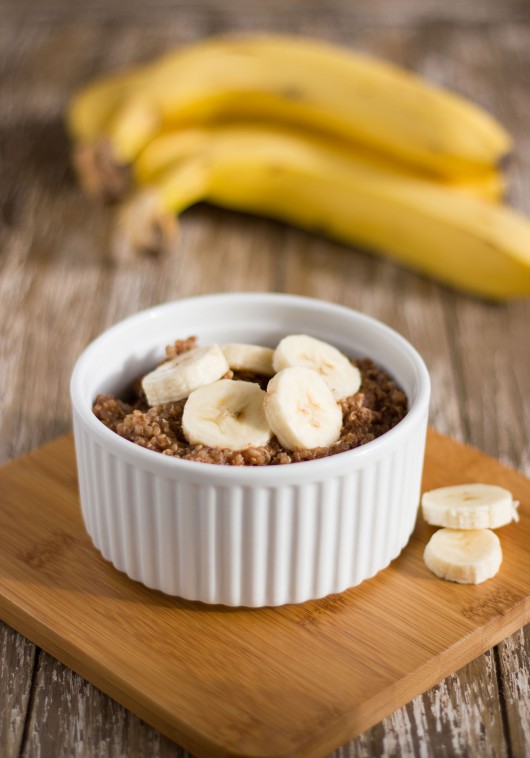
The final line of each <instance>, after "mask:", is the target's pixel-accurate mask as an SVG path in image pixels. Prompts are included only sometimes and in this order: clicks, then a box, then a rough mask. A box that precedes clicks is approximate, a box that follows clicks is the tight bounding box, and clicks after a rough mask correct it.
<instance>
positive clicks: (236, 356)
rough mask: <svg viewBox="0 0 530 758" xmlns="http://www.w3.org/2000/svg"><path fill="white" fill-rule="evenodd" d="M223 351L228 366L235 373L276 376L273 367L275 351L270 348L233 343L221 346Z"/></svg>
mask: <svg viewBox="0 0 530 758" xmlns="http://www.w3.org/2000/svg"><path fill="white" fill-rule="evenodd" d="M221 350H222V351H223V354H224V357H225V358H226V360H227V362H228V365H229V366H230V368H231V369H233V370H234V371H252V372H253V373H256V374H263V376H273V374H274V368H273V366H272V355H273V352H274V351H273V350H271V348H270V347H262V346H261V345H244V344H239V343H235V342H233V343H230V344H228V345H221Z"/></svg>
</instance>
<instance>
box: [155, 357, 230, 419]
mask: <svg viewBox="0 0 530 758" xmlns="http://www.w3.org/2000/svg"><path fill="white" fill-rule="evenodd" d="M228 370H229V367H228V363H227V360H226V358H225V357H224V355H223V351H222V350H221V348H220V347H219V345H215V344H214V345H206V346H205V347H196V348H193V350H188V351H187V352H186V353H181V354H180V355H177V356H176V358H173V359H172V360H170V361H166V363H162V365H161V366H158V368H156V369H155V370H154V371H151V373H149V374H146V376H144V378H143V379H142V389H143V391H144V392H145V396H146V398H147V402H148V403H149V405H151V406H152V405H162V403H171V402H175V401H176V400H182V399H183V398H185V397H188V395H189V394H190V393H191V392H193V390H196V389H197V388H198V387H202V385H204V384H210V383H211V382H215V381H217V379H219V378H220V377H221V376H223V375H224V374H226V372H227V371H228Z"/></svg>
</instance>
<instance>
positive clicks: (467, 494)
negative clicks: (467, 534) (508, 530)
mask: <svg viewBox="0 0 530 758" xmlns="http://www.w3.org/2000/svg"><path fill="white" fill-rule="evenodd" d="M517 505H518V503H516V502H514V500H513V498H512V494H511V492H509V491H508V490H506V489H504V487H498V486H497V485H494V484H458V485H454V486H452V487H439V488H438V489H435V490H431V491H430V492H425V493H424V494H423V497H422V499H421V506H422V511H423V517H424V519H425V521H426V522H427V523H428V524H433V525H434V526H448V527H451V528H452V529H497V528H498V527H499V526H504V525H505V524H509V523H510V522H511V521H513V520H515V521H518V520H519V519H518V516H517V510H516V508H517Z"/></svg>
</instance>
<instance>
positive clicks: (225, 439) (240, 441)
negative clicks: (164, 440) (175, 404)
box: [182, 379, 271, 450]
mask: <svg viewBox="0 0 530 758" xmlns="http://www.w3.org/2000/svg"><path fill="white" fill-rule="evenodd" d="M264 399H265V392H264V391H263V390H262V389H261V388H260V387H259V385H257V384H256V383H255V382H240V381H236V380H234V379H220V380H219V381H218V382H214V383H213V384H207V385H205V386H203V387H199V388H198V389H196V390H194V391H193V392H192V393H191V394H190V396H189V397H188V399H187V400H186V405H185V406H184V412H183V415H182V431H183V432H184V435H185V437H186V439H187V440H188V442H190V443H191V444H192V445H206V446H207V447H214V448H220V449H228V450H243V449H245V448H247V447H259V446H261V445H266V444H267V443H268V442H269V440H270V438H271V430H270V428H269V424H268V423H267V419H266V417H265V411H264V409H263V401H264Z"/></svg>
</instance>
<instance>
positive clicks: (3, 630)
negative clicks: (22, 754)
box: [0, 621, 35, 758]
mask: <svg viewBox="0 0 530 758" xmlns="http://www.w3.org/2000/svg"><path fill="white" fill-rule="evenodd" d="M34 659H35V646H34V645H33V644H32V643H31V642H29V641H28V640H26V639H24V637H22V636H21V635H20V634H17V633H16V632H15V631H14V630H13V629H11V628H10V627H8V626H7V625H6V624H4V623H2V622H1V621H0V755H2V756H4V758H15V756H18V754H19V751H20V748H21V746H22V740H23V735H24V724H25V717H26V712H27V708H28V703H29V698H30V693H31V687H32V683H33V666H34Z"/></svg>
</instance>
